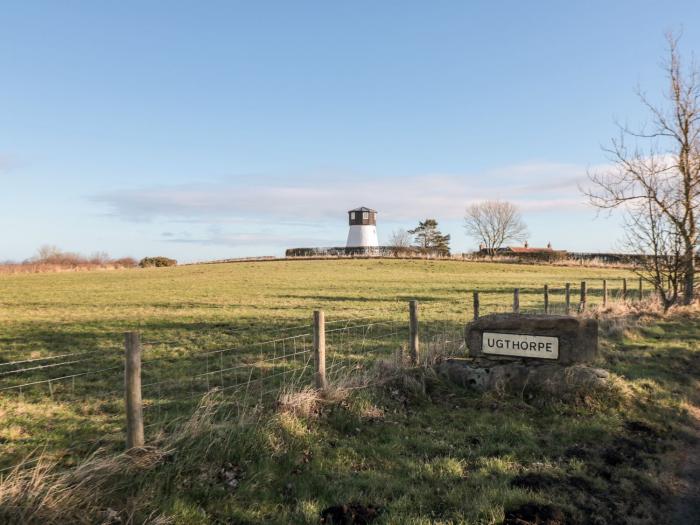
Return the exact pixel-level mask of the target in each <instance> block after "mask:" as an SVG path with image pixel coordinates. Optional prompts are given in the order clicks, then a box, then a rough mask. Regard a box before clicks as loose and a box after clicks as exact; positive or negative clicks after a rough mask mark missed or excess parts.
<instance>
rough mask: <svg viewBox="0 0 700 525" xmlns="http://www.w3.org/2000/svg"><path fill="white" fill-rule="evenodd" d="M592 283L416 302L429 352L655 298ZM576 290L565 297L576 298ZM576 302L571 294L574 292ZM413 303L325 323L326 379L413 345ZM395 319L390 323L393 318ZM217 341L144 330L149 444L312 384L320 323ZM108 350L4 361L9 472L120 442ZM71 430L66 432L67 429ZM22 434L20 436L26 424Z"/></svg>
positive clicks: (121, 422) (0, 373) (119, 358)
mask: <svg viewBox="0 0 700 525" xmlns="http://www.w3.org/2000/svg"><path fill="white" fill-rule="evenodd" d="M610 284H612V283H611V282H608V281H605V283H604V284H603V283H601V286H589V285H587V284H583V283H581V284H577V285H569V286H568V287H567V286H566V285H561V286H553V287H546V288H545V289H542V288H521V289H518V290H517V292H516V291H515V290H514V292H513V297H512V301H511V300H504V297H507V296H504V294H503V292H502V290H499V291H498V292H493V293H492V292H491V291H489V290H482V291H479V292H478V296H476V297H477V298H478V301H475V300H472V299H473V298H472V297H471V296H470V294H468V293H465V295H464V301H463V302H459V303H456V302H454V301H452V302H446V301H440V300H432V301H429V300H426V301H421V302H419V318H420V330H419V340H420V348H421V350H420V358H421V360H423V361H430V360H431V359H432V356H454V355H461V354H464V353H466V349H465V345H464V337H463V333H464V326H465V324H466V323H467V322H468V321H470V320H471V319H473V318H474V317H475V314H477V315H478V316H484V315H488V314H493V313H505V312H513V311H517V312H519V313H530V314H542V313H545V312H546V313H549V314H558V313H566V312H567V310H568V312H569V313H575V312H576V311H579V310H581V308H582V307H583V308H590V307H595V306H602V305H603V304H610V303H612V302H614V301H621V300H627V301H629V300H641V299H644V298H646V297H647V296H648V295H649V294H647V295H645V291H644V290H643V289H642V287H641V285H640V286H638V287H636V289H635V290H631V289H630V288H629V287H628V283H627V282H626V281H625V282H622V281H619V280H618V282H617V283H615V284H617V286H609V285H610ZM567 288H568V293H567ZM567 297H568V298H569V299H568V301H567V299H566V298H567ZM407 313H408V309H407V308H406V304H405V303H403V306H402V307H399V304H397V308H396V311H394V312H389V313H388V315H387V312H383V315H382V317H385V318H384V319H377V318H376V316H365V317H355V318H345V319H329V320H328V321H327V322H326V323H325V339H326V362H327V366H326V374H327V378H328V380H329V381H330V382H335V381H338V380H340V379H341V378H345V377H348V376H350V375H352V374H354V373H358V372H363V371H366V370H368V369H369V368H370V367H371V366H373V364H374V363H375V362H377V361H378V360H381V359H391V358H392V357H393V356H396V355H397V353H400V354H401V355H404V356H405V355H406V352H407V351H408V350H409V347H410V344H411V343H410V326H409V322H408V316H407ZM387 317H390V319H386V318H387ZM211 332H215V333H216V335H217V337H216V338H214V339H213V341H214V342H212V338H209V337H208V338H207V339H206V342H205V343H203V344H198V343H197V341H196V337H191V338H189V339H186V340H184V341H183V340H181V339H179V338H178V339H174V340H166V339H163V340H157V339H156V338H152V337H151V338H149V334H148V333H147V332H146V333H144V334H143V343H142V346H143V359H142V367H141V391H142V402H143V405H142V408H143V418H144V427H145V431H146V438H147V440H148V439H150V438H151V437H153V436H155V435H156V434H158V433H159V432H163V431H167V430H168V428H170V427H171V426H172V425H174V424H177V423H178V422H179V421H181V420H183V419H184V418H186V417H187V416H188V415H190V414H191V413H192V412H193V410H194V409H195V408H196V406H197V404H198V402H199V400H200V399H201V398H202V396H203V395H205V394H206V393H208V392H212V391H217V392H221V393H222V394H223V395H224V396H225V399H226V400H227V402H228V403H230V404H231V405H233V406H234V407H236V408H237V409H238V410H250V409H251V408H254V409H256V410H258V409H262V408H263V407H271V406H273V405H274V402H275V401H276V400H277V398H278V396H279V393H280V392H281V391H283V390H288V389H295V388H299V387H300V386H310V385H313V382H314V371H315V370H314V333H313V327H312V324H311V323H298V324H294V325H292V326H289V327H283V328H277V329H275V328H269V327H266V328H250V329H243V330H241V329H231V327H230V326H225V325H224V326H216V327H215V328H214V329H212V330H211ZM114 343H115V344H114V345H113V346H111V347H109V348H102V349H96V350H90V351H76V352H64V353H59V354H55V355H47V356H37V357H27V358H23V359H17V360H14V361H9V362H0V403H2V405H1V406H2V408H3V410H4V412H5V414H6V417H5V418H4V422H3V424H4V425H6V427H7V429H9V430H7V429H6V431H5V434H7V435H10V436H12V434H13V430H12V427H13V426H15V427H17V428H21V429H22V430H21V432H22V433H24V434H25V435H23V436H21V439H10V438H4V440H3V447H4V448H5V453H4V454H3V455H2V458H0V475H3V473H6V472H7V471H8V470H10V469H12V468H14V467H15V466H17V465H18V464H19V465H31V464H33V463H34V462H35V461H36V458H35V457H32V456H35V455H37V454H49V455H50V456H51V457H55V458H63V460H64V461H65V462H66V464H70V463H71V461H75V459H76V457H79V456H81V455H84V454H86V453H89V452H91V451H94V450H95V449H96V448H99V447H123V436H124V433H125V431H126V423H125V415H124V414H125V402H124V397H125V387H124V384H125V376H124V374H125V372H124V370H125V357H124V347H123V346H121V345H119V344H118V342H117V341H115V342H114ZM60 429H63V430H60ZM18 432H19V431H18Z"/></svg>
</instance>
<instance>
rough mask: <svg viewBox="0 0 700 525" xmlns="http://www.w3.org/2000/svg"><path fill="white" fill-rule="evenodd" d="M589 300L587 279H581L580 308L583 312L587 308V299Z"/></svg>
mask: <svg viewBox="0 0 700 525" xmlns="http://www.w3.org/2000/svg"><path fill="white" fill-rule="evenodd" d="M587 300H588V291H587V290H586V281H581V304H580V306H579V309H580V310H581V311H582V312H583V311H584V310H585V309H586V301H587Z"/></svg>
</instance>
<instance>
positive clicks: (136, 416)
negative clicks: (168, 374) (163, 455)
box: [124, 332, 144, 449]
mask: <svg viewBox="0 0 700 525" xmlns="http://www.w3.org/2000/svg"><path fill="white" fill-rule="evenodd" d="M124 346H125V350H126V354H125V357H126V359H125V366H124V402H125V403H124V405H125V408H126V448H127V449H130V448H134V447H142V446H143V445H144V437H143V402H142V400H141V341H140V339H139V334H138V333H136V332H126V334H124Z"/></svg>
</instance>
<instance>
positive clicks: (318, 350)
mask: <svg viewBox="0 0 700 525" xmlns="http://www.w3.org/2000/svg"><path fill="white" fill-rule="evenodd" d="M314 364H315V366H316V374H315V375H314V382H315V385H316V388H320V389H323V388H326V316H325V314H324V313H323V310H314Z"/></svg>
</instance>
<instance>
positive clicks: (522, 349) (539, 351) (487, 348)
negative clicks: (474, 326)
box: [481, 332, 559, 359]
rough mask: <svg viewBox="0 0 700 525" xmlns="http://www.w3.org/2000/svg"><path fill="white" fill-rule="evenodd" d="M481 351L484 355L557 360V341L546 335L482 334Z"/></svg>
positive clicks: (555, 338)
mask: <svg viewBox="0 0 700 525" xmlns="http://www.w3.org/2000/svg"><path fill="white" fill-rule="evenodd" d="M481 351H482V352H483V353H484V354H495V355H507V356H514V357H536V358H539V359H558V358H559V339H558V338H557V337H549V336H546V335H525V334H497V333H493V332H484V337H483V340H482V345H481Z"/></svg>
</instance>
